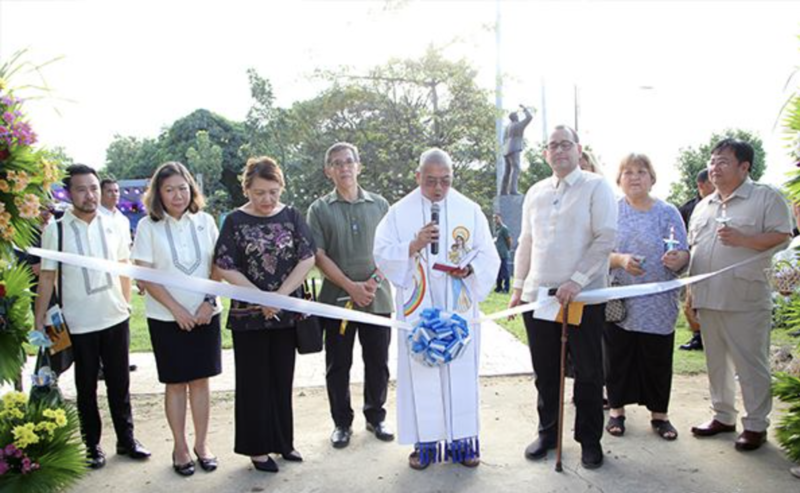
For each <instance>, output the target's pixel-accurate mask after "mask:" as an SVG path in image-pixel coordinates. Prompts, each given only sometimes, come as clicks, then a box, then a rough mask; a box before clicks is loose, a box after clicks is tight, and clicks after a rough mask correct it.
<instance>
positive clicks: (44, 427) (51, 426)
mask: <svg viewBox="0 0 800 493" xmlns="http://www.w3.org/2000/svg"><path fill="white" fill-rule="evenodd" d="M56 428H58V426H57V425H56V424H55V423H52V422H50V421H40V422H39V423H37V424H36V427H35V428H34V429H35V430H36V431H38V432H42V431H43V432H46V433H47V435H48V436H49V437H50V438H53V433H55V431H56Z"/></svg>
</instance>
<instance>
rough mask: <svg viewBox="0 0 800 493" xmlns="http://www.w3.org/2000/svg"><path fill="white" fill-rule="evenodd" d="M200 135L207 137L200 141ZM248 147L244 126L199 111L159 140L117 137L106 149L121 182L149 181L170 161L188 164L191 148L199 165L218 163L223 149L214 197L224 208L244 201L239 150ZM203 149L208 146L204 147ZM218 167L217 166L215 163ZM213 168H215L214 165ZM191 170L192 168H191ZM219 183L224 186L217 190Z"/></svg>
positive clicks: (109, 166)
mask: <svg viewBox="0 0 800 493" xmlns="http://www.w3.org/2000/svg"><path fill="white" fill-rule="evenodd" d="M198 132H203V133H204V134H205V135H206V136H207V140H203V139H206V137H201V138H200V139H201V140H198ZM244 144H245V132H244V125H243V124H241V123H237V122H232V121H230V120H228V119H226V118H224V117H222V116H220V115H217V114H216V113H212V112H211V111H208V110H204V109H199V110H196V111H194V112H192V113H191V114H189V115H187V116H185V117H183V118H180V119H178V120H176V121H175V122H174V123H173V124H172V125H170V126H169V127H168V128H167V129H166V130H164V131H163V132H162V133H161V135H159V136H158V138H156V139H152V138H144V139H140V138H137V137H130V136H127V137H126V136H121V135H115V136H114V140H113V141H112V142H111V144H110V145H109V146H108V148H107V149H106V168H105V170H104V172H105V173H107V174H110V175H113V176H115V177H116V178H118V179H120V180H127V179H133V178H149V177H150V176H152V174H153V172H154V171H155V170H156V168H158V166H160V165H161V164H163V163H165V162H167V161H179V162H182V163H184V164H188V163H187V159H188V154H187V153H189V150H190V149H194V151H193V152H195V153H197V154H196V155H195V158H196V159H198V161H197V162H200V161H202V162H203V164H202V166H206V165H211V164H209V163H212V164H213V163H215V161H216V159H217V157H215V156H216V155H217V151H216V150H215V148H217V147H218V148H219V149H220V150H221V153H222V158H221V164H222V172H221V179H215V180H214V189H213V190H212V191H211V193H212V195H213V194H214V193H215V192H216V191H217V190H223V191H224V192H225V193H224V194H222V195H218V198H217V203H219V207H220V208H221V209H229V208H230V207H232V206H233V205H238V204H241V203H243V202H244V197H243V196H242V192H241V186H240V184H239V179H238V175H239V173H240V172H241V169H242V167H243V166H244V160H243V159H242V158H241V157H240V155H239V149H240V148H241V147H242V146H243V145H244ZM203 146H207V150H206V148H204V147H203ZM214 166H215V164H214ZM212 167H213V166H212ZM190 168H191V165H190ZM217 184H221V186H220V187H219V188H217Z"/></svg>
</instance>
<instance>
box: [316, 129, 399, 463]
mask: <svg viewBox="0 0 800 493" xmlns="http://www.w3.org/2000/svg"><path fill="white" fill-rule="evenodd" d="M324 171H325V175H326V176H327V177H328V178H329V179H330V180H331V181H332V182H333V184H334V186H335V189H334V190H333V191H332V192H331V193H329V194H327V195H325V196H324V197H321V198H319V199H317V200H316V201H314V203H313V204H311V207H310V208H309V210H308V225H309V227H310V228H311V232H312V234H313V236H314V241H315V243H316V245H317V254H316V259H317V267H318V268H319V270H320V271H322V273H323V274H324V275H325V280H324V281H323V283H322V290H321V291H320V295H319V301H320V302H322V303H328V304H330V305H338V306H347V307H351V308H354V309H356V310H361V311H365V312H369V313H374V314H378V315H384V316H387V317H389V316H390V315H391V312H392V300H391V293H390V291H389V283H388V282H383V276H382V275H381V273H380V272H379V271H378V270H377V268H376V267H375V261H374V259H373V256H372V248H373V243H374V240H375V228H376V227H377V226H378V223H379V222H380V220H381V219H382V218H383V216H385V215H386V212H387V211H388V210H389V203H388V202H387V201H386V199H384V198H383V197H381V196H380V195H377V194H374V193H370V192H367V191H364V190H363V189H362V188H361V187H360V186H359V185H358V175H359V173H360V172H361V162H360V159H359V156H358V149H357V148H356V147H355V146H354V145H352V144H348V143H346V142H340V143H337V144H334V145H333V146H331V147H330V148H329V149H328V151H327V152H326V153H325V167H324ZM323 324H324V327H325V362H326V372H325V380H326V383H327V388H328V401H329V403H330V407H331V415H332V417H333V422H334V425H335V428H334V430H333V433H332V434H331V443H332V444H333V446H334V448H344V447H346V446H347V445H348V444H349V443H350V436H351V435H352V429H351V425H352V423H353V409H352V408H351V407H350V367H351V366H352V364H353V344H354V342H355V337H356V333H358V340H359V342H360V343H361V348H362V353H363V354H362V356H363V359H364V416H365V417H366V420H367V430H368V431H370V432H372V433H374V434H375V436H376V437H378V438H379V439H380V440H383V441H391V440H393V439H394V433H393V432H392V431H391V429H390V428H389V427H388V426H387V425H386V423H385V420H386V410H385V409H384V404H385V403H386V394H387V386H388V384H389V364H388V360H389V342H390V340H391V330H390V329H389V328H388V327H379V326H375V325H369V324H363V323H359V322H343V321H342V320H332V319H327V318H326V319H323Z"/></svg>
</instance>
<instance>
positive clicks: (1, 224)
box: [0, 211, 11, 231]
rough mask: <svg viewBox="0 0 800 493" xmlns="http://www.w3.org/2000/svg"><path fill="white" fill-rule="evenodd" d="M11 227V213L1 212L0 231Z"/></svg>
mask: <svg viewBox="0 0 800 493" xmlns="http://www.w3.org/2000/svg"><path fill="white" fill-rule="evenodd" d="M10 227H11V213H9V212H5V211H3V212H0V231H2V230H3V229H6V228H10Z"/></svg>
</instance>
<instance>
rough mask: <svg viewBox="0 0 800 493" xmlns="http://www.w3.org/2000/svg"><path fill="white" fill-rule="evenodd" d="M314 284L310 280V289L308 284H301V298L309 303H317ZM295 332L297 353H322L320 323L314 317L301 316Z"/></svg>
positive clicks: (317, 318) (313, 281)
mask: <svg viewBox="0 0 800 493" xmlns="http://www.w3.org/2000/svg"><path fill="white" fill-rule="evenodd" d="M316 287H317V286H316V282H315V280H314V279H312V280H311V288H309V286H308V282H307V281H306V282H304V283H303V298H305V299H307V300H309V301H317V290H316ZM295 329H296V331H297V353H298V354H313V353H318V352H320V351H322V322H321V321H320V319H319V317H317V316H315V315H306V314H302V315H301V316H300V318H298V319H297V322H295Z"/></svg>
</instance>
